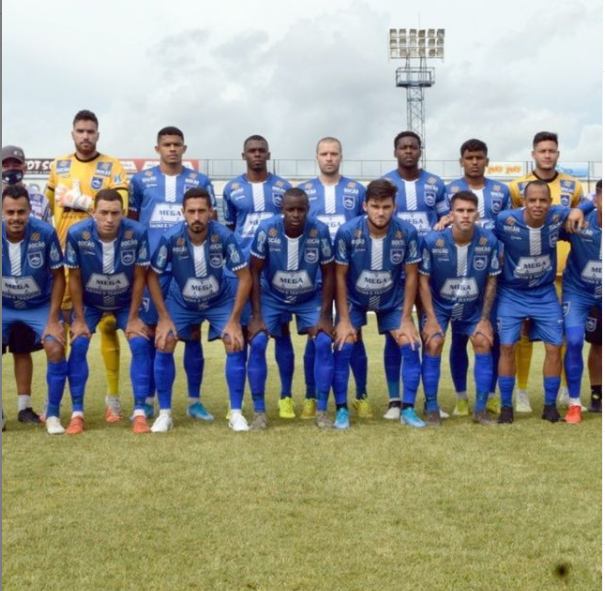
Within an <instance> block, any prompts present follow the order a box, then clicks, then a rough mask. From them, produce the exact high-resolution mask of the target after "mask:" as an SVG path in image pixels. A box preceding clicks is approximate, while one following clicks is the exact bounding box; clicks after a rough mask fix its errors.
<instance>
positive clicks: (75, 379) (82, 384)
mask: <svg viewBox="0 0 605 591" xmlns="http://www.w3.org/2000/svg"><path fill="white" fill-rule="evenodd" d="M89 345H90V339H89V338H86V337H78V338H77V339H76V340H75V341H73V342H72V344H71V352H70V354H69V361H68V362H67V364H68V370H67V373H68V377H69V391H70V392H71V403H72V410H74V411H80V412H82V411H84V391H85V390H86V382H87V381H88V362H87V360H86V354H87V353H88V347H89ZM57 416H58V415H57Z"/></svg>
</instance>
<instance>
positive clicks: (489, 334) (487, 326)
mask: <svg viewBox="0 0 605 591" xmlns="http://www.w3.org/2000/svg"><path fill="white" fill-rule="evenodd" d="M478 335H482V336H484V337H485V338H486V339H487V340H488V341H489V344H490V347H493V346H494V328H493V326H492V323H491V322H490V321H489V320H487V318H484V319H482V320H479V322H477V326H476V327H475V332H473V336H474V337H476V336H478Z"/></svg>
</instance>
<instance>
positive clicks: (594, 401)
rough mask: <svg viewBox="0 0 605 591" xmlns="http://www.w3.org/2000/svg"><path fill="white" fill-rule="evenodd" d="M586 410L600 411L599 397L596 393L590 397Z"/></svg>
mask: <svg viewBox="0 0 605 591" xmlns="http://www.w3.org/2000/svg"><path fill="white" fill-rule="evenodd" d="M588 412H601V397H600V396H599V395H598V394H593V395H592V396H591V397H590V406H589V407H588Z"/></svg>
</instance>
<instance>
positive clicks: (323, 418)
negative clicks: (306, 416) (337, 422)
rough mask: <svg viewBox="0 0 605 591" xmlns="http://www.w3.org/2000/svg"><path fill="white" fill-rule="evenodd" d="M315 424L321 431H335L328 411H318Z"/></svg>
mask: <svg viewBox="0 0 605 591" xmlns="http://www.w3.org/2000/svg"><path fill="white" fill-rule="evenodd" d="M315 424H316V425H317V426H318V427H319V428H320V429H333V428H334V423H332V421H331V420H330V417H329V416H328V413H327V411H325V410H318V411H317V412H316V413H315Z"/></svg>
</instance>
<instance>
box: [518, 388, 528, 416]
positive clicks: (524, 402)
mask: <svg viewBox="0 0 605 591" xmlns="http://www.w3.org/2000/svg"><path fill="white" fill-rule="evenodd" d="M515 411H516V412H532V410H531V404H530V403H529V395H528V394H527V390H517V396H516V399H515Z"/></svg>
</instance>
